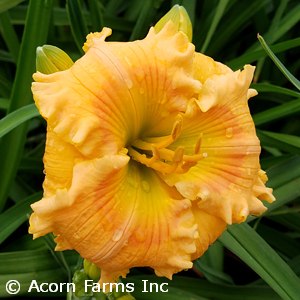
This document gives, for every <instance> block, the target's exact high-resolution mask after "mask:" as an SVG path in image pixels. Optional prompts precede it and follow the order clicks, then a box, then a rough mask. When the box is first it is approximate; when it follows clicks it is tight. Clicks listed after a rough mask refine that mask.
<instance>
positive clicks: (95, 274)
mask: <svg viewBox="0 0 300 300" xmlns="http://www.w3.org/2000/svg"><path fill="white" fill-rule="evenodd" d="M83 268H84V272H85V273H86V274H87V275H88V276H89V278H91V279H93V280H95V281H98V280H99V279H100V274H101V272H100V269H99V268H98V267H97V266H96V265H95V264H94V263H92V262H90V261H88V260H87V259H85V260H84V261H83Z"/></svg>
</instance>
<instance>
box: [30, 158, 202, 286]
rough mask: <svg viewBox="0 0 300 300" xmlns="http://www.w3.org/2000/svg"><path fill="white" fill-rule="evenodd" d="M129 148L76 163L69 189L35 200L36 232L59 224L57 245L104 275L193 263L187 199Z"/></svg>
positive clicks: (166, 272)
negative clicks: (135, 159) (139, 161)
mask: <svg viewBox="0 0 300 300" xmlns="http://www.w3.org/2000/svg"><path fill="white" fill-rule="evenodd" d="M128 161H129V157H128V156H127V155H124V154H122V155H121V154H120V155H114V156H105V157H103V158H100V159H95V160H91V161H84V162H81V163H78V164H77V165H76V166H75V167H74V172H73V181H72V184H71V186H70V188H69V189H61V190H58V191H57V192H56V194H55V195H53V196H52V197H48V198H43V199H42V200H40V201H39V202H36V203H35V204H33V205H32V208H33V211H34V213H33V214H32V215H31V218H30V232H31V233H33V234H34V237H38V236H40V235H43V234H46V233H48V232H54V234H55V235H56V236H57V238H56V242H57V247H56V250H65V249H75V250H77V251H78V252H79V253H80V255H81V256H82V257H84V258H86V259H88V260H89V261H91V262H93V263H95V264H96V265H97V266H98V267H100V268H101V270H102V275H101V276H102V277H101V282H109V281H114V280H116V279H117V278H118V276H125V275H126V273H127V272H128V270H129V269H130V268H131V267H135V266H149V267H152V268H153V269H154V270H155V272H156V274H157V275H159V276H166V277H169V278H171V277H172V274H173V273H175V272H178V271H181V270H183V269H187V268H191V267H192V263H191V255H192V254H193V253H195V252H196V246H195V239H196V238H197V237H198V236H199V235H198V232H197V224H196V223H195V220H194V216H193V213H192V210H191V202H190V200H187V199H183V198H182V196H181V195H180V194H179V193H178V192H177V191H176V189H175V188H170V187H169V186H167V185H166V184H165V183H163V182H162V181H161V179H160V178H159V177H158V176H157V175H156V173H155V172H153V171H152V170H151V169H149V168H146V167H142V166H140V165H138V164H137V163H135V162H130V163H128Z"/></svg>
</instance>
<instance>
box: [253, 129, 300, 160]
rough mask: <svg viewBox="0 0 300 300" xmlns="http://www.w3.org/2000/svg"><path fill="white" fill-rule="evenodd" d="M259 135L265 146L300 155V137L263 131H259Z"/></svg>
mask: <svg viewBox="0 0 300 300" xmlns="http://www.w3.org/2000/svg"><path fill="white" fill-rule="evenodd" d="M257 135H258V137H259V139H260V140H261V141H262V143H263V145H264V146H270V147H275V148H278V149H280V150H283V151H287V152H290V153H294V154H300V137H298V136H294V135H290V134H284V133H277V132H270V131H263V130H257Z"/></svg>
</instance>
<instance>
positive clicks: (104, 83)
mask: <svg viewBox="0 0 300 300" xmlns="http://www.w3.org/2000/svg"><path fill="white" fill-rule="evenodd" d="M108 34H109V32H108V29H107V28H106V29H104V32H103V33H99V34H98V35H97V34H93V35H91V36H90V37H88V42H87V45H86V49H88V51H87V52H86V54H85V55H84V56H83V57H82V58H81V59H79V60H78V61H77V62H76V63H75V64H74V65H73V66H72V67H71V68H70V69H68V70H66V71H63V72H57V73H54V74H50V75H45V74H41V73H36V74H34V80H35V81H36V82H34V83H33V85H32V91H33V95H34V99H35V102H36V104H37V106H38V108H39V110H40V112H41V114H42V115H43V117H44V118H45V119H47V122H48V124H49V126H50V127H51V128H52V129H53V131H54V132H55V133H56V134H57V135H59V136H60V137H61V138H62V139H64V140H65V141H66V142H68V143H70V144H73V145H74V146H75V147H76V148H77V149H78V150H79V151H80V152H81V153H82V154H83V155H85V156H88V157H89V158H95V157H99V156H101V155H106V154H112V153H114V154H116V153H117V152H118V151H119V150H120V149H122V148H123V147H125V146H126V145H127V144H128V143H130V141H132V140H134V139H136V138H137V137H138V136H139V135H140V134H141V132H147V130H150V129H152V128H153V127H154V126H155V125H157V124H158V123H162V120H164V119H166V118H170V116H171V117H172V118H173V117H174V115H176V114H177V113H178V112H181V111H184V110H185V109H186V107H187V103H188V101H189V99H190V98H191V97H192V95H194V94H195V93H197V92H198V91H199V89H200V87H201V84H200V82H199V81H198V80H195V79H194V78H193V77H192V69H193V56H194V46H193V45H192V44H191V43H189V41H188V39H187V37H186V36H185V35H184V34H183V33H181V32H177V30H176V28H174V26H173V25H172V24H168V25H167V26H165V27H164V28H163V29H162V30H161V31H160V32H159V33H155V31H154V30H153V29H151V30H150V32H149V34H148V35H147V37H146V38H145V39H144V40H141V41H135V42H131V43H118V42H105V40H104V38H105V36H107V35H108ZM169 123H170V122H166V124H169Z"/></svg>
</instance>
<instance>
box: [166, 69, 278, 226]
mask: <svg viewBox="0 0 300 300" xmlns="http://www.w3.org/2000/svg"><path fill="white" fill-rule="evenodd" d="M253 72H254V67H251V66H245V68H244V70H243V71H237V72H232V71H231V72H229V71H228V72H227V73H226V74H222V75H212V76H211V77H208V78H207V79H206V81H205V82H204V84H203V87H202V91H201V93H200V95H199V98H198V99H195V100H194V101H192V102H191V103H190V106H189V107H188V109H187V113H186V114H185V115H184V116H183V126H182V133H181V135H180V137H179V138H178V139H177V140H176V142H175V143H173V144H172V148H173V149H176V148H177V147H179V146H182V147H184V150H185V153H187V154H190V155H193V153H194V151H195V148H198V149H197V150H196V151H197V152H199V153H198V154H197V156H198V159H199V161H198V163H197V164H196V165H195V166H194V167H192V168H190V170H189V171H188V172H187V173H185V174H171V175H167V176H165V177H164V178H165V180H166V182H167V183H168V184H169V185H171V186H173V185H175V186H176V188H177V189H178V191H179V192H180V193H181V194H182V195H183V196H184V197H186V198H188V199H193V200H197V201H199V203H198V205H199V208H200V209H202V210H204V211H206V212H207V213H209V214H211V215H214V216H216V217H220V218H222V219H223V220H224V221H225V222H226V223H228V224H231V223H233V222H242V221H244V220H245V219H246V217H247V216H248V215H249V214H256V215H258V214H261V213H262V212H263V211H264V210H265V207H264V206H263V205H262V203H261V201H260V200H259V199H263V200H267V201H269V202H271V201H273V200H274V197H273V196H272V190H271V189H268V188H266V187H265V185H264V183H265V182H266V176H265V181H264V182H262V180H261V179H260V176H261V175H259V174H261V170H260V164H259V154H260V144H259V140H258V138H257V136H256V132H255V127H254V124H253V120H252V118H251V116H250V113H249V108H248V103H247V100H248V98H249V96H250V95H253V94H254V93H253V91H252V90H250V92H249V90H248V88H249V85H250V82H251V80H252V76H253ZM258 186H259V187H258Z"/></svg>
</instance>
